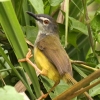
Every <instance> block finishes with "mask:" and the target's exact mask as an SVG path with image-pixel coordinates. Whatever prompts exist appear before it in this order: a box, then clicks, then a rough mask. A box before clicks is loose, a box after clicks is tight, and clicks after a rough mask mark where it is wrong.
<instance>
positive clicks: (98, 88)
mask: <svg viewBox="0 0 100 100" xmlns="http://www.w3.org/2000/svg"><path fill="white" fill-rule="evenodd" d="M99 80H100V78H98V79H96V80H94V81H93V82H91V84H93V83H95V82H97V81H99ZM89 94H90V96H92V97H94V96H96V95H98V94H100V84H98V85H96V86H95V87H93V88H92V89H90V90H89Z"/></svg>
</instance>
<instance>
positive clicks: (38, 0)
mask: <svg viewBox="0 0 100 100" xmlns="http://www.w3.org/2000/svg"><path fill="white" fill-rule="evenodd" d="M29 1H30V3H31V4H32V6H33V7H34V9H35V11H36V12H37V13H38V14H43V13H44V9H43V8H44V4H43V1H42V0H29Z"/></svg>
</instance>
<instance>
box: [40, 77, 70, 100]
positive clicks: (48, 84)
mask: <svg viewBox="0 0 100 100" xmlns="http://www.w3.org/2000/svg"><path fill="white" fill-rule="evenodd" d="M41 79H42V83H43V85H44V86H45V88H46V90H47V91H49V90H50V89H51V87H52V86H53V85H54V81H52V80H50V79H48V78H47V77H44V76H42V77H41ZM68 88H69V86H68V85H67V84H66V83H65V82H64V81H61V82H60V83H59V84H58V85H57V86H56V87H55V89H54V91H53V92H50V97H51V98H52V99H53V98H54V97H56V96H58V95H59V94H60V93H62V92H64V91H65V90H66V89H68Z"/></svg>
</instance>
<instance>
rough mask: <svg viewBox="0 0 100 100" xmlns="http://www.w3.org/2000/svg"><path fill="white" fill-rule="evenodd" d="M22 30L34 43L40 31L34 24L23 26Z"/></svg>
mask: <svg viewBox="0 0 100 100" xmlns="http://www.w3.org/2000/svg"><path fill="white" fill-rule="evenodd" d="M22 30H23V32H24V33H25V34H26V38H27V39H28V40H30V41H31V43H33V44H34V42H35V39H36V36H37V33H38V28H37V27H34V26H24V27H22Z"/></svg>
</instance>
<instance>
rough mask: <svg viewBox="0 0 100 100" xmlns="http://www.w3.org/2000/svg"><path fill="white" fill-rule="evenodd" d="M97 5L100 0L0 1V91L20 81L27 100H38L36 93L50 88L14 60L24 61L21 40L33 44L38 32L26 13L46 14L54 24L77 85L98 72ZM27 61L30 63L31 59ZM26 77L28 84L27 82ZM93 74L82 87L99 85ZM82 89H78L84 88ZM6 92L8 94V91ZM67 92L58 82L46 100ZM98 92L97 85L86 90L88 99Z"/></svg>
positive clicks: (99, 22)
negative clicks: (57, 29)
mask: <svg viewBox="0 0 100 100" xmlns="http://www.w3.org/2000/svg"><path fill="white" fill-rule="evenodd" d="M99 3H100V0H95V1H94V0H70V1H69V0H65V1H64V0H12V1H11V0H0V78H1V81H0V87H1V89H2V87H3V86H4V85H11V86H13V87H15V84H16V83H17V82H18V81H20V80H21V81H22V82H23V84H24V86H25V87H26V94H27V95H28V97H29V98H30V99H31V100H35V99H36V98H38V97H40V95H41V92H40V90H42V91H43V92H44V93H46V92H47V91H48V90H49V89H50V87H51V86H52V85H53V82H52V81H51V80H49V79H47V78H46V77H43V76H39V77H37V75H36V72H35V70H34V69H33V68H32V67H31V65H29V64H28V63H27V62H23V63H19V62H18V59H21V58H25V55H26V54H27V52H28V45H27V43H26V42H25V38H26V39H27V40H29V41H30V42H31V43H33V44H34V41H35V38H36V36H37V32H38V28H37V26H36V24H35V21H34V19H32V18H31V17H30V16H29V15H27V14H26V11H31V12H33V13H37V14H40V13H42V14H48V15H51V16H52V17H53V18H54V19H55V20H57V22H58V25H59V34H60V39H61V43H62V45H63V46H64V48H65V50H66V52H67V53H68V55H69V57H70V59H71V61H72V67H73V73H74V75H73V77H74V78H75V79H76V80H77V81H80V80H82V79H84V78H86V77H88V75H90V74H92V73H95V72H97V71H99V68H100V64H99V63H100V57H99V56H100V44H99V43H100V34H99V31H100V8H99V7H100V4H99ZM91 10H92V11H91ZM29 47H30V46H29ZM32 50H33V49H32ZM31 60H32V61H33V62H34V58H33V57H32V58H31ZM26 73H27V75H28V76H29V78H30V80H31V82H28V81H29V80H28V79H27V75H26ZM96 74H97V73H95V76H94V77H93V80H92V79H90V80H88V81H86V83H87V84H92V83H95V82H97V81H100V80H99V78H98V77H99V74H98V75H96ZM92 75H93V74H92ZM97 78H98V79H97ZM94 79H95V80H94ZM91 81H92V82H91ZM30 84H31V85H30ZM87 84H86V85H87ZM83 85H84V84H82V86H81V88H82V87H84V86H83ZM88 86H89V85H88ZM77 87H78V86H77ZM6 89H8V90H9V88H6ZM17 89H18V88H17ZM68 89H69V86H68V85H67V84H66V83H64V82H63V81H61V82H60V84H59V85H58V86H57V87H56V89H55V91H54V92H52V93H50V95H49V97H48V98H47V100H49V99H53V98H55V97H57V96H59V94H61V93H62V92H64V91H65V90H68ZM99 89H100V85H97V84H96V86H95V87H91V89H89V95H90V96H92V97H93V99H94V100H98V99H100V96H99V94H100V91H99ZM17 91H18V90H17ZM18 92H20V91H18ZM17 95H18V94H17V93H16V96H17ZM3 96H4V95H3ZM5 97H6V96H5ZM74 97H75V96H74ZM7 98H8V97H7ZM19 98H20V97H19ZM82 99H83V100H85V99H84V97H82V96H80V97H77V95H76V97H75V98H74V100H82ZM2 100H3V99H2ZM20 100H21V99H20ZM55 100H56V99H55Z"/></svg>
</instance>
